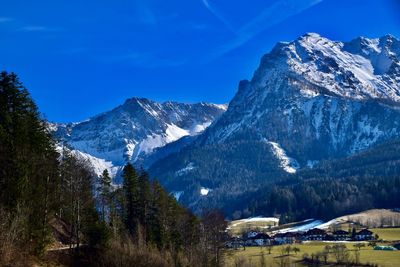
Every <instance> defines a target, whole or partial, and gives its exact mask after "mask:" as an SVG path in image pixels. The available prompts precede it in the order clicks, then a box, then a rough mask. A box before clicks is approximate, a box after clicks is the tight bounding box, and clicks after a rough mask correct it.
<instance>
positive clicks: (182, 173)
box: [175, 162, 195, 176]
mask: <svg viewBox="0 0 400 267" xmlns="http://www.w3.org/2000/svg"><path fill="white" fill-rule="evenodd" d="M194 169H195V166H194V164H193V162H190V163H189V164H188V165H187V166H186V167H185V168H182V169H180V170H178V171H176V172H175V175H176V176H182V175H184V174H186V173H188V172H190V171H191V170H194Z"/></svg>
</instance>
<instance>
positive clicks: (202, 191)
mask: <svg viewBox="0 0 400 267" xmlns="http://www.w3.org/2000/svg"><path fill="white" fill-rule="evenodd" d="M211 191H212V189H210V188H207V187H202V188H200V195H202V196H207V195H208V194H209V193H210V192H211Z"/></svg>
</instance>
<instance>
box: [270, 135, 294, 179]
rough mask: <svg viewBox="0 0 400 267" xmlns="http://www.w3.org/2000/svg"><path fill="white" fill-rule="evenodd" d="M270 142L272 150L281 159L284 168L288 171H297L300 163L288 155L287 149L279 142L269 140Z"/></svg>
mask: <svg viewBox="0 0 400 267" xmlns="http://www.w3.org/2000/svg"><path fill="white" fill-rule="evenodd" d="M268 144H270V145H271V148H272V152H273V153H274V155H275V156H276V157H277V159H278V160H279V161H280V166H281V167H282V169H283V170H284V171H285V172H288V173H296V171H297V169H299V168H300V165H299V163H298V162H297V161H296V160H295V159H293V158H290V157H288V156H287V155H286V152H285V150H283V148H282V147H281V146H280V145H279V144H278V143H275V142H271V141H268Z"/></svg>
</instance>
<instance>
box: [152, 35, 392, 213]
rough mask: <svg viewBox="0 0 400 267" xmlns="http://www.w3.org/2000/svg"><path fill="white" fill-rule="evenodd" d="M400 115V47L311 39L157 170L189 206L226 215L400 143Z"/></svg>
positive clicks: (242, 88) (278, 51) (288, 51)
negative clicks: (337, 161) (242, 202)
mask: <svg viewBox="0 0 400 267" xmlns="http://www.w3.org/2000/svg"><path fill="white" fill-rule="evenodd" d="M399 108H400V42H399V40H397V39H396V38H394V37H393V36H390V35H387V36H383V37H381V38H379V39H367V38H362V37H360V38H357V39H354V40H352V41H350V42H347V43H343V42H337V41H331V40H328V39H326V38H324V37H321V36H319V35H318V34H315V33H310V34H306V35H304V36H301V37H300V38H298V39H297V40H294V41H292V42H288V43H283V42H282V43H278V44H277V45H276V46H275V47H274V48H273V49H272V51H271V52H270V53H268V54H266V55H265V56H264V57H263V58H262V60H261V63H260V66H259V68H258V69H257V70H256V72H255V73H254V77H253V78H252V80H251V81H241V82H240V84H239V89H238V92H237V94H236V95H235V97H234V98H233V100H232V101H231V102H230V104H229V108H228V110H227V111H226V112H225V113H224V114H223V115H222V116H221V118H220V119H219V120H218V121H217V122H216V123H215V124H213V125H212V126H211V127H209V128H208V129H207V130H206V131H204V133H203V134H201V135H199V136H198V137H197V138H196V139H195V140H194V141H193V142H192V143H191V144H190V145H188V146H187V147H185V148H184V149H182V150H181V151H180V152H178V153H176V154H174V155H171V156H170V157H167V158H166V159H164V160H159V161H158V162H156V163H155V164H154V165H153V167H152V168H150V170H151V171H152V173H153V174H154V175H157V177H159V178H160V180H161V181H164V183H165V185H166V186H167V187H168V188H169V189H170V190H172V191H176V192H178V191H179V192H181V191H183V192H184V193H183V194H181V195H180V200H182V201H183V202H186V204H188V205H192V206H195V207H199V206H201V205H202V203H206V204H204V205H209V204H210V203H213V204H215V205H216V206H223V205H224V204H223V203H224V201H226V196H228V195H235V196H237V195H239V194H240V193H241V192H243V191H249V190H253V189H254V188H257V187H258V185H259V184H262V183H263V182H265V181H266V180H269V181H270V180H272V179H277V178H279V176H280V175H282V174H284V173H295V172H296V170H297V169H299V168H304V167H312V166H313V165H314V164H316V163H317V162H318V161H320V160H326V159H331V158H339V157H343V156H346V155H350V154H353V153H355V152H358V151H361V150H364V149H367V148H369V147H371V146H373V145H375V144H378V143H381V142H383V141H387V140H391V139H395V138H398V137H399V135H400V125H399V122H400V112H399ZM247 145H248V146H249V147H247V148H246V146H247ZM228 147H229V149H228ZM254 153H258V154H254ZM227 157H228V158H227ZM226 158H227V159H226ZM205 159H207V160H208V163H207V160H205ZM225 159H226V160H225ZM266 159H268V160H267V161H266ZM188 166H191V168H189V169H188V168H187V167H188ZM185 168H186V169H185ZM210 168H211V169H210ZM183 170H184V171H183ZM182 171H183V173H182ZM178 181H179V182H178ZM201 187H206V188H210V191H209V194H207V196H202V195H201V194H200V191H199V190H200V189H199V188H201ZM185 195H186V196H185Z"/></svg>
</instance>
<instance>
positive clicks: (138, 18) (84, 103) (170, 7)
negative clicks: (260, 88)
mask: <svg viewBox="0 0 400 267" xmlns="http://www.w3.org/2000/svg"><path fill="white" fill-rule="evenodd" d="M399 2H400V1H398V0H379V1H378V0H376V1H369V0H352V1H350V0H276V1H275V0H264V1H261V0H253V1H252V0H246V1H244V0H235V1H232V0H168V1H165V0H129V1H128V0H113V1H105V0H85V1H82V0H68V1H66V0H57V1H49V0H35V1H26V0H13V1H6V2H4V3H2V7H1V9H0V36H1V39H0V69H1V70H7V71H14V72H16V73H17V74H18V75H19V76H20V78H21V80H22V81H23V82H24V84H25V86H26V87H27V88H28V89H29V90H30V92H31V94H32V95H33V97H34V99H35V101H36V102H37V104H38V105H39V108H40V110H41V111H42V112H43V113H44V115H45V117H46V118H48V119H49V120H52V121H60V122H69V121H79V120H83V119H86V118H88V117H90V116H93V115H95V114H97V113H100V112H103V111H106V110H109V109H111V108H113V107H115V106H117V105H119V104H121V103H123V101H124V100H125V99H126V98H129V97H133V96H140V97H147V98H151V99H154V100H157V101H165V100H176V101H182V102H198V101H209V102H215V103H226V102H229V100H230V99H231V98H232V97H233V95H234V94H235V92H236V90H237V84H238V82H239V81H240V80H242V79H250V78H251V76H252V74H253V72H254V71H255V69H256V67H257V65H258V63H259V60H260V58H261V56H262V55H263V54H265V53H267V52H268V51H269V50H270V49H271V48H272V47H273V45H274V44H275V43H276V42H278V41H290V40H292V39H295V38H297V37H298V36H300V35H302V34H304V33H306V32H318V33H320V34H321V35H323V36H326V37H328V38H331V39H335V40H344V41H347V40H351V39H352V38H354V37H356V36H359V35H362V36H366V37H379V36H382V35H384V34H387V33H390V34H393V35H394V36H396V37H399V36H400V15H399V14H400V3H399Z"/></svg>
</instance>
